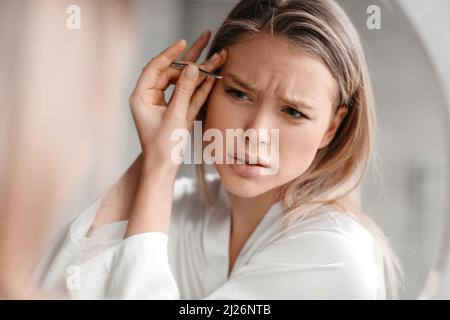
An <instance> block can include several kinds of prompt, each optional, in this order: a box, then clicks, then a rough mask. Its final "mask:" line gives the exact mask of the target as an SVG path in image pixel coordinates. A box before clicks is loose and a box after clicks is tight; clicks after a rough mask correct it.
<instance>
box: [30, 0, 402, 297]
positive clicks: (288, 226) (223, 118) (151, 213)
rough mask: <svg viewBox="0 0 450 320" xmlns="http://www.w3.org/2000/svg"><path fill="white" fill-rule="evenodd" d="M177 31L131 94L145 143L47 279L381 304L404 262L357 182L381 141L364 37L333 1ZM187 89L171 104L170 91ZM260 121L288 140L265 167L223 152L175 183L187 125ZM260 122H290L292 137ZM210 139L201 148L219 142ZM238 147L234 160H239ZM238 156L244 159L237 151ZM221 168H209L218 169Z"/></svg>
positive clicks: (49, 283)
mask: <svg viewBox="0 0 450 320" xmlns="http://www.w3.org/2000/svg"><path fill="white" fill-rule="evenodd" d="M209 36H210V34H209V32H205V33H204V34H203V35H202V36H200V38H199V39H198V40H197V41H196V42H195V43H194V44H193V46H192V47H191V48H190V49H189V50H188V51H187V53H186V54H185V55H184V56H182V57H181V59H182V60H184V61H186V62H188V64H189V66H188V67H187V68H185V69H184V70H183V71H180V70H177V69H175V68H172V67H171V63H172V62H173V61H175V60H179V59H180V54H181V53H182V51H183V50H184V49H185V47H186V42H185V41H184V40H182V41H178V42H177V43H175V44H173V45H171V46H170V47H168V48H167V49H165V50H164V51H163V52H161V54H159V55H158V56H156V57H155V58H153V59H152V60H151V61H150V62H149V63H148V65H147V66H146V67H145V68H144V69H143V72H142V74H141V76H140V79H139V81H138V83H137V85H136V88H135V91H134V93H133V94H132V96H131V98H130V105H131V110H132V113H133V117H134V120H135V123H136V127H137V130H138V134H139V139H140V143H141V146H142V154H141V155H140V156H139V157H138V158H137V159H136V161H135V162H134V163H133V165H132V166H131V167H130V168H129V169H128V171H127V172H126V173H125V174H124V175H123V177H122V178H121V179H120V181H118V183H117V184H116V185H115V186H113V188H111V189H110V190H109V192H108V193H107V194H106V195H105V196H104V197H100V198H98V200H97V201H96V202H95V203H94V204H92V205H91V206H90V207H89V208H87V209H86V210H85V212H83V213H82V214H81V215H80V216H79V217H78V218H76V219H75V220H74V221H73V222H72V223H71V225H70V226H69V228H68V229H67V230H63V231H62V232H61V235H60V237H59V239H58V240H57V241H56V242H55V244H54V245H53V248H51V250H49V252H48V253H47V255H46V256H45V257H44V258H43V260H42V264H41V266H40V267H39V270H38V273H39V274H40V275H41V276H42V279H41V281H42V286H43V288H46V289H53V290H61V291H62V292H64V293H67V294H69V296H70V297H71V298H96V299H102V298H118V299H121V298H138V299H147V298H149V299H160V298H169V299H203V298H206V299H316V298H318V299H382V298H385V297H386V290H385V274H386V283H387V284H388V288H389V289H390V294H391V295H392V296H395V293H396V288H397V277H396V274H397V270H398V269H399V267H398V262H397V259H396V257H395V256H394V255H393V253H392V252H391V250H390V248H389V246H388V244H387V241H386V239H385V238H384V236H383V233H382V232H381V231H380V230H379V228H378V227H377V226H376V225H375V224H374V223H373V222H372V221H371V220H370V219H369V217H368V216H367V215H366V214H365V213H364V212H363V211H362V209H361V208H360V206H359V205H358V201H357V197H356V196H355V192H356V191H357V188H358V186H359V185H360V184H361V181H362V179H363V177H364V174H365V172H366V169H367V166H368V162H369V159H370V153H371V146H372V144H373V128H374V114H373V112H374V111H373V102H372V92H371V85H370V81H369V77H368V71H367V66H366V63H365V59H364V55H363V51H362V49H361V44H360V40H359V38H358V35H357V33H356V31H355V30H354V27H353V26H352V24H351V22H350V21H349V19H348V17H347V16H346V15H345V13H344V12H343V11H342V9H341V8H340V7H339V6H338V5H337V4H336V3H334V2H333V1H328V0H286V1H282V0H278V1H262V0H261V1H258V0H243V1H240V2H239V3H238V4H237V5H236V6H235V8H234V9H233V10H232V12H231V13H230V14H229V16H228V17H227V18H226V20H225V21H224V22H223V24H222V25H221V27H220V29H219V30H218V32H217V34H216V35H215V37H214V39H213V41H212V44H211V46H210V50H209V53H208V55H207V56H208V59H207V60H206V61H205V62H204V63H203V64H202V65H201V68H202V69H205V70H207V71H210V72H216V73H220V75H221V76H222V77H223V78H222V79H215V78H214V77H209V76H208V77H207V76H205V75H204V73H202V72H199V68H198V66H197V65H196V64H195V62H196V60H197V59H198V57H199V56H200V54H201V52H202V51H203V49H204V48H205V47H206V45H207V43H208V41H209ZM170 84H176V88H175V91H174V94H173V96H172V98H171V99H170V101H169V102H166V101H165V99H164V91H165V89H166V88H167V87H168V86H169V85H170ZM195 119H197V120H201V121H202V124H203V129H204V130H207V129H216V130H218V131H220V132H222V133H223V136H226V134H225V132H226V130H229V129H243V130H248V129H255V130H256V131H257V132H258V137H257V138H258V140H257V141H258V144H259V145H264V146H270V145H271V144H273V143H277V149H276V151H277V155H278V159H279V166H278V170H277V171H276V172H275V173H274V174H271V175H265V174H263V170H264V169H267V167H270V166H272V165H274V163H273V161H272V160H273V157H274V154H271V155H270V158H269V159H263V156H262V155H261V154H256V159H257V162H258V163H257V164H246V163H242V162H243V161H245V162H249V156H250V155H251V154H250V153H251V152H250V151H249V149H248V144H249V141H248V137H246V136H239V135H237V136H236V139H238V140H239V139H241V140H242V141H241V142H242V143H243V145H244V146H245V153H244V155H245V156H244V158H242V157H241V158H239V157H238V156H236V154H235V152H236V151H235V150H234V149H233V150H229V149H227V148H226V143H223V144H222V145H223V150H221V151H223V152H222V154H224V155H225V156H224V157H226V156H229V157H231V158H232V159H234V160H240V161H237V163H234V164H228V163H226V162H225V161H223V162H222V164H221V163H214V166H213V168H214V170H215V171H216V172H217V175H216V178H214V176H213V178H212V179H206V174H205V170H203V165H197V168H198V177H197V180H191V179H188V178H181V179H178V180H176V179H175V177H176V174H177V171H178V168H179V165H177V164H176V163H175V162H174V161H173V159H172V152H173V149H174V148H175V147H176V145H177V142H174V141H173V139H172V134H173V132H174V131H175V130H179V129H191V128H192V126H193V122H194V120H195ZM260 129H277V130H279V131H278V132H279V135H278V141H273V140H272V139H273V137H272V136H270V135H267V134H263V132H266V131H264V130H260ZM207 146H208V143H206V142H205V144H204V146H203V147H207ZM230 154H231V155H230ZM236 158H237V159H236ZM208 177H209V176H208Z"/></svg>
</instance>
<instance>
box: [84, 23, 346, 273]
mask: <svg viewBox="0 0 450 320" xmlns="http://www.w3.org/2000/svg"><path fill="white" fill-rule="evenodd" d="M209 37H210V33H209V32H206V33H205V34H203V36H201V37H200V38H199V39H198V40H197V41H196V42H195V43H194V45H193V46H192V48H191V49H189V50H188V51H187V53H186V54H185V55H184V56H183V60H186V61H191V62H195V61H196V60H197V58H198V57H199V56H200V54H201V52H202V50H203V49H204V48H205V47H206V45H207V43H208V40H209ZM244 40H245V41H240V42H238V43H236V44H233V45H232V46H231V47H229V48H227V50H226V52H224V53H223V54H222V55H221V56H220V58H219V59H218V60H216V61H215V62H211V61H209V62H205V63H204V64H203V67H204V68H205V69H207V70H208V71H215V70H217V69H219V68H221V74H222V75H224V79H223V80H209V81H204V80H205V79H204V77H203V76H201V75H200V76H199V75H198V74H197V75H196V77H195V79H194V80H191V81H188V80H187V79H186V78H183V76H182V75H180V72H179V71H177V70H175V69H173V68H170V67H168V66H169V65H170V60H172V61H173V60H175V59H179V54H180V53H181V51H183V49H184V47H185V43H183V42H181V43H178V44H174V45H173V46H171V47H169V48H168V49H166V50H165V51H164V52H163V53H162V54H160V55H159V56H157V57H155V58H154V59H152V61H151V62H150V63H149V65H147V66H146V68H145V69H144V70H143V73H142V75H141V77H140V79H139V81H138V84H137V86H136V89H135V92H134V93H133V95H132V96H131V98H130V104H131V109H132V112H133V117H134V120H135V122H136V127H137V129H138V134H139V139H140V142H141V146H142V149H143V152H142V154H141V155H140V156H139V157H138V158H137V159H136V160H135V162H134V163H133V164H132V166H131V167H130V168H129V169H128V171H127V172H126V173H125V174H124V175H123V176H122V178H121V179H120V180H119V181H118V183H117V184H116V185H115V186H113V188H111V190H110V191H109V192H108V194H107V196H106V198H105V201H104V204H102V206H101V208H100V209H99V211H98V213H97V216H96V219H95V221H94V224H93V226H92V228H91V230H90V232H89V234H92V232H93V231H95V229H96V228H98V227H99V226H101V225H103V224H105V223H108V222H112V221H117V220H124V219H128V220H129V223H128V228H127V231H126V237H129V236H133V235H136V234H139V233H143V232H164V233H166V234H168V231H169V225H170V215H171V203H172V189H173V183H174V181H175V176H176V172H177V170H178V166H177V165H174V164H173V163H171V161H170V152H171V147H173V143H171V142H170V132H171V131H172V130H174V129H177V128H191V125H192V121H193V119H194V118H195V115H196V114H197V112H198V110H199V108H200V106H201V104H202V103H203V101H205V100H206V99H207V98H208V97H209V104H208V113H207V117H206V119H205V124H204V127H205V129H208V128H216V129H219V130H220V131H222V133H223V135H224V136H225V129H236V128H241V129H244V130H246V129H249V128H254V129H258V128H266V129H272V128H275V129H280V138H279V160H280V166H279V170H278V172H277V173H276V174H275V175H271V176H257V177H245V176H242V175H240V174H238V173H236V171H234V170H233V169H232V167H231V165H229V164H223V165H216V169H217V171H218V173H219V175H220V178H221V181H222V182H223V184H224V186H225V188H226V189H227V190H228V192H229V196H230V203H231V213H230V214H231V221H232V224H231V233H230V244H229V271H231V270H232V268H233V266H234V262H235V260H236V258H237V257H238V255H239V252H240V250H241V249H242V247H243V245H244V244H245V242H246V241H247V239H248V238H249V237H250V235H251V234H252V232H253V231H254V229H255V228H256V226H257V225H258V223H259V222H260V221H261V219H262V218H263V216H264V214H265V213H266V212H267V210H268V209H269V208H270V206H271V205H272V204H273V203H274V202H276V201H277V200H278V194H279V191H280V188H281V187H282V186H283V185H284V184H286V183H288V182H290V181H292V180H294V179H295V178H297V177H299V176H300V175H301V174H302V173H303V172H304V171H305V170H306V169H307V168H308V167H309V166H310V164H311V163H312V161H313V159H314V157H315V155H316V153H317V151H318V150H319V149H320V148H323V147H325V146H326V145H327V144H328V143H330V141H331V140H332V138H333V136H334V134H335V132H336V130H337V128H338V126H339V124H340V122H341V121H342V119H343V118H344V116H345V113H346V109H345V108H338V109H337V112H336V113H335V114H334V113H333V111H334V107H335V98H334V97H336V95H337V83H336V80H335V79H334V78H333V76H332V74H331V73H330V71H329V70H328V68H327V67H326V65H325V64H324V63H323V62H322V61H320V60H319V59H317V58H315V57H313V56H311V55H309V54H307V53H306V52H305V51H303V50H301V49H300V48H298V47H295V46H294V45H293V44H291V43H289V42H288V41H286V40H285V39H282V38H279V37H276V38H272V37H269V36H266V35H257V36H252V37H246V38H244ZM274 57H276V59H274ZM280 61H282V63H280ZM229 74H233V75H235V76H236V77H238V78H239V79H240V80H242V82H244V83H246V84H249V85H251V87H253V88H254V89H255V90H248V89H247V88H244V87H242V86H240V85H238V84H237V83H236V81H233V80H232V79H231V77H230V76H229ZM210 79H213V78H210ZM170 83H176V84H177V87H176V89H175V93H174V96H173V97H172V99H171V100H170V102H169V103H166V102H165V101H163V92H164V90H165V88H166V87H167V86H168V85H169V84H170ZM229 89H232V90H239V92H236V91H233V92H232V93H231V92H227V91H226V90H229ZM237 97H238V98H237ZM287 98H289V100H292V99H294V98H297V99H301V100H302V101H303V102H304V103H306V104H308V105H309V106H310V107H311V109H307V108H304V107H303V106H296V105H291V104H288V103H287V102H286V101H284V100H286V99H287ZM171 110H173V111H176V112H171ZM299 112H300V113H299ZM302 115H303V116H302ZM259 138H260V139H261V140H260V141H261V143H268V144H270V140H269V139H267V137H262V136H261V137H259ZM224 145H225V144H224ZM225 151H226V150H224V152H225ZM224 154H225V153H224Z"/></svg>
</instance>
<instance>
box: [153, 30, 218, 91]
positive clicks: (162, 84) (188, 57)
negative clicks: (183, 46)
mask: <svg viewBox="0 0 450 320" xmlns="http://www.w3.org/2000/svg"><path fill="white" fill-rule="evenodd" d="M210 37H211V31H209V30H208V29H206V30H205V31H203V32H202V34H201V35H200V36H199V37H198V38H197V40H196V41H195V42H194V44H193V45H192V46H191V47H190V48H189V49H188V51H187V52H186V53H185V54H184V55H183V56H182V58H181V59H180V61H182V62H189V61H190V62H196V61H197V60H198V58H199V57H200V55H201V54H202V52H203V50H204V49H205V47H206V45H207V44H208V42H209V39H210ZM180 74H181V70H178V69H175V68H169V69H167V70H166V71H165V72H164V74H163V77H161V79H160V81H158V85H157V87H158V89H161V90H162V89H165V88H166V87H167V86H168V85H169V84H176V83H177V80H178V77H179V76H180Z"/></svg>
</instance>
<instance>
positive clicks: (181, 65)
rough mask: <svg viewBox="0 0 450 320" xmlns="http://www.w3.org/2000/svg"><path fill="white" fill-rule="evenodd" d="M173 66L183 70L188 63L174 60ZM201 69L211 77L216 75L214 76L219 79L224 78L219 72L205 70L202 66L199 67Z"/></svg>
mask: <svg viewBox="0 0 450 320" xmlns="http://www.w3.org/2000/svg"><path fill="white" fill-rule="evenodd" d="M171 66H172V67H174V68H176V69H178V70H183V69H184V68H185V67H186V66H188V64H187V63H183V62H177V61H174V62H172V64H171ZM199 70H200V72H203V73H204V74H206V75H208V76H211V77H214V78H217V79H222V76H221V75H218V74H216V73H214V72H209V71H206V70H203V69H202V68H199Z"/></svg>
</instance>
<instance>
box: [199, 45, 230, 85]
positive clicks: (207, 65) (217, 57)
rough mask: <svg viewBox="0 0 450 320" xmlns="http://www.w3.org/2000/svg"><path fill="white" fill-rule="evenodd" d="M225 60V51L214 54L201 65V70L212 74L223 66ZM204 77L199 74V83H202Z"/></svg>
mask: <svg viewBox="0 0 450 320" xmlns="http://www.w3.org/2000/svg"><path fill="white" fill-rule="evenodd" d="M226 58H227V53H226V51H225V50H222V51H221V52H219V53H217V52H216V53H214V54H213V55H212V56H211V57H210V58H209V59H208V60H206V61H205V62H204V63H203V64H202V65H201V68H202V69H204V70H206V71H209V72H214V71H216V70H217V69H219V68H220V67H222V66H223V65H224V63H225V61H226ZM206 77H207V76H206V75H205V74H204V73H200V77H199V82H202V81H203V79H204V78H206Z"/></svg>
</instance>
